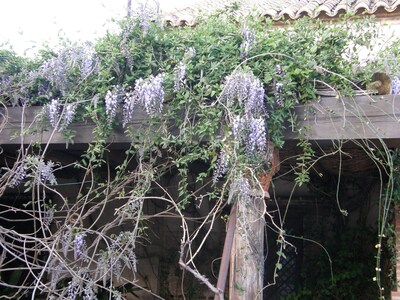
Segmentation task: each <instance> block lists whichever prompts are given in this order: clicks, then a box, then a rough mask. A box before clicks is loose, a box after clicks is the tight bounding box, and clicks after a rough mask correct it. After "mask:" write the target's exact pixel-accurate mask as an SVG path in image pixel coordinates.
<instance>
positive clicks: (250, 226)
mask: <svg viewBox="0 0 400 300" xmlns="http://www.w3.org/2000/svg"><path fill="white" fill-rule="evenodd" d="M278 171H279V152H278V150H277V149H274V151H273V156H272V161H271V168H270V170H269V172H268V173H266V174H265V175H263V176H261V178H259V181H260V183H261V185H262V187H263V189H264V195H262V196H253V197H251V198H250V199H246V201H243V199H237V200H236V203H235V205H236V210H237V212H236V222H235V223H236V230H235V234H234V239H233V247H232V251H231V263H230V276H229V299H248V300H255V299H258V300H262V299H263V286H264V229H265V219H264V215H265V212H266V203H265V201H264V200H265V197H264V196H265V195H268V198H269V194H268V189H269V186H270V184H271V181H272V177H273V175H274V174H275V173H276V172H278Z"/></svg>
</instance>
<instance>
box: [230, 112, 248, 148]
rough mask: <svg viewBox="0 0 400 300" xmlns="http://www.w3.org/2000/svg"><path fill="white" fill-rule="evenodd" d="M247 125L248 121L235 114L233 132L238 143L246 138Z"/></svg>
mask: <svg viewBox="0 0 400 300" xmlns="http://www.w3.org/2000/svg"><path fill="white" fill-rule="evenodd" d="M245 126H246V121H245V120H244V119H243V118H241V117H239V116H235V118H234V119H233V122H232V133H233V137H234V139H235V141H237V142H238V143H241V142H242V140H243V138H244V130H245Z"/></svg>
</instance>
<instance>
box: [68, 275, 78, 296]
mask: <svg viewBox="0 0 400 300" xmlns="http://www.w3.org/2000/svg"><path fill="white" fill-rule="evenodd" d="M74 279H75V278H74ZM74 279H72V280H71V281H69V282H68V298H67V299H68V300H75V299H76V297H77V296H78V294H79V282H77V281H76V280H74Z"/></svg>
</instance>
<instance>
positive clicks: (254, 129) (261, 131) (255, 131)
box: [246, 118, 267, 156]
mask: <svg viewBox="0 0 400 300" xmlns="http://www.w3.org/2000/svg"><path fill="white" fill-rule="evenodd" d="M247 121H248V124H247V129H248V135H247V142H246V153H247V155H248V156H252V155H255V154H259V155H262V154H264V153H265V152H266V150H267V134H266V130H265V120H264V119H263V118H250V119H248V120H247Z"/></svg>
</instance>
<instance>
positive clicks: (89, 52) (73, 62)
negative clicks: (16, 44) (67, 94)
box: [31, 43, 98, 93]
mask: <svg viewBox="0 0 400 300" xmlns="http://www.w3.org/2000/svg"><path fill="white" fill-rule="evenodd" d="M97 65H98V56H97V53H96V51H95V50H94V48H93V46H92V45H91V44H90V43H86V44H84V45H82V46H74V47H70V48H66V49H63V50H62V51H61V52H60V53H58V55H57V56H55V57H52V58H50V59H48V60H46V61H45V62H44V63H43V64H42V65H41V66H40V67H39V69H38V71H36V72H32V73H31V77H32V78H33V79H35V78H44V79H46V80H48V81H49V82H50V83H51V84H52V85H53V86H55V87H56V88H57V89H58V90H60V91H61V92H62V93H64V91H65V90H66V89H67V88H68V86H69V85H70V84H71V76H70V74H72V73H73V70H74V69H75V68H77V69H78V70H79V73H80V74H79V75H80V76H79V77H80V79H85V78H86V77H88V76H89V75H90V74H91V73H93V72H94V71H95V70H96V68H97Z"/></svg>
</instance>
